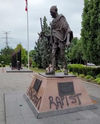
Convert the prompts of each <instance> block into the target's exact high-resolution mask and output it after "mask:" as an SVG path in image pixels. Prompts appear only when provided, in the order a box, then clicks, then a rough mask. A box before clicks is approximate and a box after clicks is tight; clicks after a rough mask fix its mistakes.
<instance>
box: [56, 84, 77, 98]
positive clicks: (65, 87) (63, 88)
mask: <svg viewBox="0 0 100 124" xmlns="http://www.w3.org/2000/svg"><path fill="white" fill-rule="evenodd" d="M58 92H59V96H66V95H74V94H75V92H74V86H73V82H59V83H58Z"/></svg>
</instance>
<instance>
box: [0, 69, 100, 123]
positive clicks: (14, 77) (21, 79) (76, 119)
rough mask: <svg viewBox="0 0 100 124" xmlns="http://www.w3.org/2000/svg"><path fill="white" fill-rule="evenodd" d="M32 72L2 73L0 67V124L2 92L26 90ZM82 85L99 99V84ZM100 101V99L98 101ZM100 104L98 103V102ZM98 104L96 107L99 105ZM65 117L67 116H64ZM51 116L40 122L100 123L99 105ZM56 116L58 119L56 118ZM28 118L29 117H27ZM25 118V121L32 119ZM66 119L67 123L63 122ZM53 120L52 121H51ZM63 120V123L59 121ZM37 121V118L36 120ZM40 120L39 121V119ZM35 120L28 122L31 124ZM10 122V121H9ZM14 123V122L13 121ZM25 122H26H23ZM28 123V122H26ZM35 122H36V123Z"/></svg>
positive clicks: (2, 108)
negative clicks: (83, 110)
mask: <svg viewBox="0 0 100 124" xmlns="http://www.w3.org/2000/svg"><path fill="white" fill-rule="evenodd" d="M32 74H33V73H4V71H2V68H0V124H6V122H5V106H4V94H5V93H6V94H7V93H10V92H11V93H12V92H14V93H16V92H26V91H27V88H28V87H29V85H30V83H31V81H32V76H31V75H32ZM83 84H84V86H85V87H86V89H87V91H88V93H89V94H90V95H92V96H94V97H97V98H99V99H100V86H95V85H92V84H91V83H86V82H85V81H83ZM99 103H100V101H99ZM99 105H100V104H99ZM99 105H98V107H99ZM66 117H67V118H66ZM66 117H65V116H61V117H60V119H59V117H58V116H57V117H53V118H52V119H51V118H45V119H42V122H41V123H42V124H49V123H50V124H51V123H54V122H55V121H56V122H55V124H57V123H58V122H57V121H59V123H60V124H88V123H89V122H90V123H91V124H100V107H99V108H98V111H97V110H93V111H89V110H88V111H86V112H78V113H76V114H74V113H71V114H68V115H67V116H66ZM55 118H56V119H55ZM57 118H58V119H57ZM80 118H81V120H80ZM28 119H29V118H28ZM28 119H27V118H26V122H29V121H32V120H31V119H30V120H28ZM66 119H67V122H68V123H65V122H66V121H65V120H66ZM53 120H55V121H54V122H52V121H53ZM61 120H63V123H62V122H61ZM36 121H37V120H36ZM39 122H40V121H39ZM33 123H35V122H30V124H33ZM11 124H12V123H11ZM14 124H16V123H14ZM25 124H26V123H25ZM27 124H29V123H27ZM36 124H37V123H36ZM38 124H39V123H38Z"/></svg>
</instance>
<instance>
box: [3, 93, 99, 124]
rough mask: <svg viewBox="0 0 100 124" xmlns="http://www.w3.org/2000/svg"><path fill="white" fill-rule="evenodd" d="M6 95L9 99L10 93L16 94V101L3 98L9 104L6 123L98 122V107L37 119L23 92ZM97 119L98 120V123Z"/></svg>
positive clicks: (59, 123)
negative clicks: (93, 109)
mask: <svg viewBox="0 0 100 124" xmlns="http://www.w3.org/2000/svg"><path fill="white" fill-rule="evenodd" d="M7 95H8V96H9V98H10V99H11V98H12V99H13V97H10V95H11V96H16V101H13V100H11V101H12V102H10V100H8V101H7V100H5V101H6V102H7V103H5V105H6V106H10V107H9V109H8V110H7V107H6V106H5V108H6V124H17V123H18V124H19V123H20V124H33V123H34V124H89V123H90V122H91V124H100V116H99V114H98V111H99V110H100V109H95V112H93V111H92V110H85V111H81V112H74V113H70V114H64V115H57V116H52V117H46V118H41V119H37V118H36V117H35V115H34V114H33V112H32V110H31V109H30V107H29V105H28V104H27V102H26V101H25V100H24V97H23V94H21V93H18V94H16V93H15V94H14V93H10V94H7ZM18 95H19V96H18ZM5 96H6V94H5ZM5 99H6V97H5ZM98 101H99V99H98ZM10 103H13V105H12V104H11V105H9V104H10ZM16 104H17V105H16ZM11 106H12V108H11ZM15 106H17V107H16V108H17V109H18V110H20V111H19V113H16V114H15V113H14V110H15V111H16V109H14V107H15ZM97 110H98V111H97ZM7 111H8V112H7ZM7 113H11V114H8V115H7ZM18 119H19V120H18ZM17 120H18V122H17ZM94 120H95V121H94ZM97 120H98V121H99V123H98V121H97ZM92 121H93V122H94V123H93V122H92ZM14 122H17V123H14Z"/></svg>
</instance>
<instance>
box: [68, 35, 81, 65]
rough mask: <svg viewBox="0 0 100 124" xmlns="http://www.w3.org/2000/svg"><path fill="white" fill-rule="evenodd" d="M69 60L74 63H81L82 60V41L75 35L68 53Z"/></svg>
mask: <svg viewBox="0 0 100 124" xmlns="http://www.w3.org/2000/svg"><path fill="white" fill-rule="evenodd" d="M67 56H68V58H69V61H70V62H72V63H81V60H82V41H81V39H78V38H77V37H74V38H73V40H72V43H71V46H70V48H69V49H68V54H67Z"/></svg>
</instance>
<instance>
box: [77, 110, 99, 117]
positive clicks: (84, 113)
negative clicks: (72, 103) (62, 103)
mask: <svg viewBox="0 0 100 124" xmlns="http://www.w3.org/2000/svg"><path fill="white" fill-rule="evenodd" d="M79 114H80V115H82V116H83V117H84V118H94V117H98V115H97V114H95V113H93V112H91V111H89V110H86V111H81V112H79Z"/></svg>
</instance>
